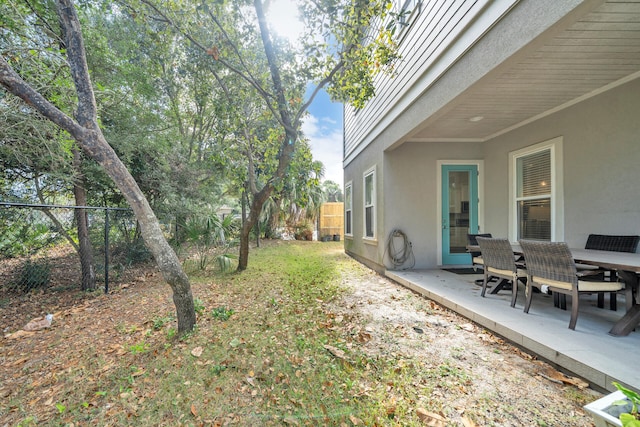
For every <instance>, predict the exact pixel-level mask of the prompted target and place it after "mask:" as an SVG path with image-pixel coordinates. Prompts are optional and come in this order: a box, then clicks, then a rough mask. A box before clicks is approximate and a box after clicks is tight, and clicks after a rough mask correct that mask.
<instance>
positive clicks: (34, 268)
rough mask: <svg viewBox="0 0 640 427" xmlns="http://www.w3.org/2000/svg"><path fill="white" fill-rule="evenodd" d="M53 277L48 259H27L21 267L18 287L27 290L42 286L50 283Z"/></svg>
mask: <svg viewBox="0 0 640 427" xmlns="http://www.w3.org/2000/svg"><path fill="white" fill-rule="evenodd" d="M50 279H51V267H50V266H49V262H48V261H47V260H46V259H41V260H36V261H32V260H30V259H28V260H26V261H25V263H24V264H22V268H21V269H20V275H19V277H18V282H17V284H16V285H17V287H18V288H20V289H22V290H23V291H25V292H29V291H30V290H32V289H36V288H41V287H44V286H46V285H48V284H49V282H50Z"/></svg>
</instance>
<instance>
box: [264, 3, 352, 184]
mask: <svg viewBox="0 0 640 427" xmlns="http://www.w3.org/2000/svg"><path fill="white" fill-rule="evenodd" d="M268 19H269V22H270V23H271V25H272V26H273V28H274V30H275V31H276V32H277V33H278V34H279V35H280V36H282V37H287V38H289V39H290V40H295V39H296V38H297V36H298V35H299V34H300V33H301V32H302V24H301V23H300V21H299V20H298V18H297V8H296V6H295V4H294V2H293V1H292V0H273V2H272V4H271V7H270V10H269V17H268ZM312 89H313V88H312V87H310V88H309V89H308V90H307V96H309V95H310V94H311V92H312ZM308 111H309V114H308V115H307V116H305V118H304V123H303V124H302V131H303V132H304V134H305V136H306V137H307V138H309V142H310V145H311V151H312V153H313V159H314V160H319V161H321V162H322V163H323V164H324V167H325V174H324V180H325V181H326V180H331V181H334V182H336V183H338V184H339V185H340V187H342V183H343V174H342V104H340V103H336V102H331V100H330V98H329V95H327V93H326V92H324V91H321V92H320V93H318V95H316V98H315V99H314V101H313V103H312V104H311V106H310V107H309V110H308Z"/></svg>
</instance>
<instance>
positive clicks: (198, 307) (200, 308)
mask: <svg viewBox="0 0 640 427" xmlns="http://www.w3.org/2000/svg"><path fill="white" fill-rule="evenodd" d="M193 305H194V308H195V311H196V314H197V315H198V316H202V313H204V310H205V306H204V302H202V300H201V299H200V298H196V299H194V300H193Z"/></svg>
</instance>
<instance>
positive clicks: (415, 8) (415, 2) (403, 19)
mask: <svg viewBox="0 0 640 427" xmlns="http://www.w3.org/2000/svg"><path fill="white" fill-rule="evenodd" d="M420 4H421V0H395V7H394V9H395V10H396V11H397V13H398V17H397V19H398V24H399V25H400V28H399V30H400V32H402V28H403V27H408V26H409V25H411V20H412V19H413V17H414V16H415V15H416V14H417V13H419V12H420Z"/></svg>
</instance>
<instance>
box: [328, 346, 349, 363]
mask: <svg viewBox="0 0 640 427" xmlns="http://www.w3.org/2000/svg"><path fill="white" fill-rule="evenodd" d="M324 348H325V350H327V351H328V352H329V353H331V354H332V355H333V356H335V357H337V358H338V359H340V360H346V355H345V353H344V351H342V350H340V349H339V348H337V347H334V346H332V345H325V346H324Z"/></svg>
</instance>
